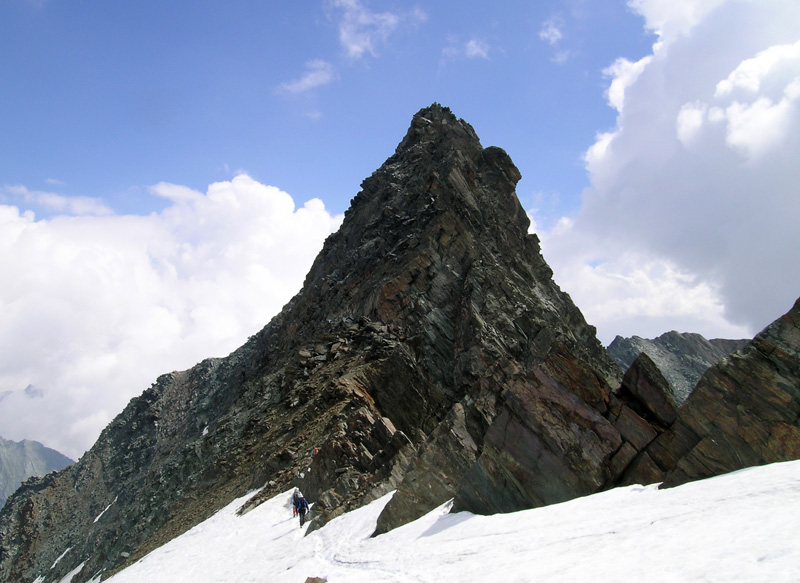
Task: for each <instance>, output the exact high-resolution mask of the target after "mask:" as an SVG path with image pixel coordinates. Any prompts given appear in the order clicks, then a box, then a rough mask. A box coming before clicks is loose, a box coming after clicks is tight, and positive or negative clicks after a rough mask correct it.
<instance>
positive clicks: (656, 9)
mask: <svg viewBox="0 0 800 583" xmlns="http://www.w3.org/2000/svg"><path fill="white" fill-rule="evenodd" d="M727 1H728V0H629V1H628V6H630V7H631V8H632V9H633V10H634V11H635V12H637V13H638V14H640V15H641V16H642V17H643V18H644V20H645V26H646V27H647V28H649V29H650V30H652V31H654V32H655V33H656V34H658V35H659V36H660V37H661V38H662V39H664V40H666V41H672V40H674V39H675V38H676V37H679V36H685V35H688V34H689V33H690V32H691V31H692V29H693V28H694V27H695V26H696V25H697V24H699V23H700V22H702V21H703V19H704V18H706V17H707V16H708V15H709V13H711V12H712V11H714V10H715V9H716V8H718V7H719V6H721V5H722V4H724V3H725V2H727ZM757 1H762V0H757ZM765 1H767V2H769V1H770V0H765Z"/></svg>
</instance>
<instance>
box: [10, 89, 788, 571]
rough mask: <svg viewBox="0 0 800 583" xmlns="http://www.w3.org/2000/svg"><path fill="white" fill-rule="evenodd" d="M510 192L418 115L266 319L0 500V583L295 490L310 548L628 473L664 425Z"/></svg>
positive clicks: (589, 488) (151, 539) (658, 408)
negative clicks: (372, 525) (369, 528)
mask: <svg viewBox="0 0 800 583" xmlns="http://www.w3.org/2000/svg"><path fill="white" fill-rule="evenodd" d="M519 178H520V174H519V171H518V170H517V168H516V167H515V166H514V164H513V163H512V161H511V160H510V158H509V157H508V155H507V154H506V153H505V152H504V151H503V150H501V149H499V148H496V147H487V148H484V147H483V146H482V145H481V144H480V141H479V140H478V137H477V136H476V134H475V132H474V130H473V129H472V127H471V126H470V125H469V124H467V123H466V122H464V121H463V120H459V119H457V118H456V117H455V116H454V115H453V114H452V113H451V112H450V111H449V110H448V109H447V108H444V107H441V106H439V105H436V104H434V105H433V106H431V107H429V108H426V109H423V110H421V111H420V112H418V113H417V114H416V115H415V116H414V117H413V119H412V122H411V127H410V128H409V130H408V133H407V134H406V136H405V137H404V138H403V139H402V141H401V142H400V144H399V145H398V147H397V149H396V151H395V153H394V154H393V155H392V156H391V157H389V159H388V160H387V161H386V162H385V163H384V164H383V165H382V166H381V167H380V168H379V169H378V170H377V171H376V172H375V173H373V174H372V176H370V177H369V178H367V179H366V180H365V181H364V182H363V183H362V186H361V191H360V192H359V193H358V194H357V196H356V197H355V198H354V199H353V201H352V203H351V207H350V208H349V210H348V211H347V213H346V214H345V219H344V222H343V224H342V226H341V228H340V230H339V231H338V232H337V233H335V234H334V235H331V236H330V237H329V238H328V240H327V241H326V242H325V245H324V247H323V249H322V251H321V252H320V254H319V256H318V257H317V259H316V261H315V262H314V265H313V266H312V268H311V270H310V272H309V274H308V276H307V277H306V281H305V283H304V285H303V289H302V290H301V291H300V292H299V293H298V295H297V296H295V297H294V298H293V299H292V300H291V301H290V302H289V304H287V305H286V306H285V307H284V309H283V310H282V312H281V313H280V314H278V315H277V316H276V317H275V318H274V319H273V320H272V321H271V322H270V323H269V324H268V325H267V326H266V327H265V328H264V329H263V330H261V331H260V332H259V333H258V334H256V335H254V336H253V337H252V338H250V339H249V341H248V342H247V343H246V344H245V345H244V346H242V347H241V348H240V349H238V350H237V351H235V352H234V353H232V354H231V355H230V356H228V357H227V358H223V359H213V360H207V361H204V362H202V363H200V364H198V365H197V366H195V367H194V368H192V369H191V370H188V371H184V372H175V373H171V374H168V375H164V376H162V377H160V378H159V379H158V380H157V382H156V383H155V384H154V385H153V386H152V387H150V388H149V389H148V390H146V391H145V392H144V393H143V394H142V395H141V396H140V397H138V398H136V399H133V400H131V402H130V403H129V404H128V406H127V407H126V408H125V410H124V411H123V412H122V413H121V414H120V415H119V416H118V417H117V418H116V419H114V421H113V422H112V423H111V424H110V425H109V426H108V427H107V428H106V429H105V430H104V431H103V433H102V434H101V436H100V438H99V439H98V441H97V443H96V444H95V445H94V446H93V447H92V448H91V450H89V451H88V452H87V453H86V454H85V455H84V456H83V457H82V458H81V459H80V461H79V462H78V463H76V464H75V465H73V466H71V467H70V468H67V469H66V470H64V471H62V472H60V473H58V474H56V475H53V474H51V475H49V476H47V477H45V478H43V479H32V480H29V481H28V482H26V484H25V485H23V487H21V488H20V489H19V490H18V491H17V492H16V493H15V494H14V495H13V496H12V497H11V498H10V499H9V500H8V503H7V504H6V506H5V508H4V509H3V510H2V512H0V579H2V580H4V581H5V580H8V581H33V580H34V579H36V580H38V581H39V582H40V583H42V582H45V583H49V582H51V581H60V580H61V578H63V577H64V576H65V575H66V574H68V573H71V572H74V573H75V575H74V577H73V578H72V581H73V583H82V582H85V581H88V580H89V579H96V578H98V577H105V576H107V575H108V574H109V573H112V572H114V571H115V570H117V569H119V568H121V567H123V566H125V565H127V564H130V563H131V562H133V561H136V560H137V559H138V558H140V557H141V556H143V555H144V554H145V553H146V552H148V551H149V550H151V549H153V548H155V547H156V546H158V545H160V544H162V543H163V542H166V541H168V540H170V539H172V538H173V537H174V536H175V535H176V534H178V533H181V532H184V531H185V530H187V529H188V528H190V527H191V526H193V525H194V524H197V523H198V522H200V521H201V520H203V519H205V518H206V517H208V516H209V515H211V514H212V513H213V512H214V511H215V510H217V509H219V508H221V507H222V506H224V505H226V504H227V503H229V502H230V501H231V500H233V499H234V498H235V497H238V496H241V495H243V494H244V493H245V492H247V491H248V490H250V489H252V488H263V490H262V491H261V493H260V494H259V495H258V496H255V497H253V498H252V499H251V502H250V503H248V506H246V507H244V508H242V509H241V512H247V511H248V510H249V509H251V508H252V505H257V504H259V503H260V502H261V501H263V500H266V499H268V498H270V497H271V496H273V495H274V494H276V493H278V492H281V491H283V490H285V489H287V488H288V487H289V486H291V485H297V486H299V487H301V488H302V490H303V491H304V493H305V494H306V496H307V497H308V498H309V499H310V500H311V501H313V502H315V506H314V513H313V516H312V525H311V528H315V527H319V526H320V525H322V524H324V523H325V522H326V521H328V520H330V519H331V518H333V517H336V516H338V515H340V514H342V513H344V512H346V511H347V510H350V509H353V508H355V507H358V506H361V505H363V504H365V503H367V502H370V501H372V500H375V499H377V498H378V497H380V496H382V495H383V494H385V493H387V492H389V491H391V490H397V492H396V494H395V496H394V497H393V498H392V500H391V502H390V503H389V504H388V505H387V506H386V507H385V509H384V511H383V513H382V514H381V516H380V518H379V520H378V533H380V532H385V531H387V530H390V529H392V528H394V527H396V526H398V525H400V524H404V523H406V522H408V521H410V520H412V519H414V518H416V517H418V516H420V515H422V514H423V513H425V512H427V511H428V510H430V509H431V508H433V507H435V506H438V505H440V504H442V503H443V502H445V501H447V500H449V499H451V498H454V499H455V502H454V507H455V508H456V509H466V510H471V511H473V512H480V513H489V512H496V511H505V510H515V509H520V508H527V507H532V506H539V505H543V504H550V503H553V502H560V501H563V500H567V499H569V498H573V497H576V496H580V495H583V494H588V493H592V492H596V491H598V490H602V489H605V488H608V487H611V486H613V485H615V484H618V483H620V482H621V481H624V480H626V479H628V478H630V477H631V476H632V475H639V469H640V468H642V467H646V459H647V458H652V456H653V454H651V453H650V448H652V447H653V445H652V444H654V443H655V442H657V441H659V440H662V441H663V439H666V438H664V437H663V436H664V435H670V431H672V428H673V427H674V426H676V425H677V424H678V421H676V419H678V420H681V419H683V417H681V411H682V409H681V410H680V411H678V410H676V407H675V403H674V399H671V396H670V393H669V389H668V387H667V384H666V381H665V380H664V379H663V376H659V375H660V373H659V372H658V368H657V367H655V366H654V365H653V364H652V362H649V363H648V361H647V360H646V357H643V358H640V359H639V360H637V363H638V364H635V365H634V367H632V371H629V372H628V373H627V374H626V375H625V377H624V378H622V382H621V383H620V378H621V377H622V374H621V373H622V371H621V370H620V369H619V367H617V366H616V365H615V364H614V363H613V362H612V361H611V359H610V358H609V357H608V355H607V353H606V351H605V350H604V349H603V347H602V345H601V344H600V343H599V341H598V340H597V338H596V337H595V330H594V328H593V327H592V326H590V325H588V324H587V323H586V321H585V320H584V318H583V316H582V315H581V313H580V311H579V310H578V309H577V308H576V307H575V306H574V305H573V303H572V301H571V300H570V298H569V296H568V295H567V294H565V293H564V292H562V291H561V290H560V289H559V287H558V286H557V285H556V284H555V283H554V282H553V280H552V272H551V270H550V268H549V267H548V266H547V264H546V263H545V261H544V259H543V258H542V256H541V254H540V249H539V241H538V239H537V237H536V236H535V235H531V234H528V232H527V231H528V226H529V222H528V219H527V217H526V214H525V212H524V211H523V209H522V207H521V206H520V203H519V201H518V199H517V197H516V194H515V186H516V183H517V181H518V180H519ZM795 358H796V354H795ZM776 398H777V397H776ZM687 405H688V403H687ZM680 422H681V423H682V424H684V425H686V426H687V427H692V425H691V423H690V422H689V421H680ZM784 433H785V434H786V435H787V436H789V438H791V439H794V437H793V435H789V433H786V432H784ZM696 435H697V437H698V438H699V434H696ZM692 445H694V444H692ZM675 459H677V457H676V458H675ZM643 460H644V461H643Z"/></svg>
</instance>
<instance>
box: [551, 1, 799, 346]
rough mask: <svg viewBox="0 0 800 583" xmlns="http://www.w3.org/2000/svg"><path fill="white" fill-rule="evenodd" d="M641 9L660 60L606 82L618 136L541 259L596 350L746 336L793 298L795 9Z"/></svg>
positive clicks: (605, 135) (620, 71)
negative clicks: (631, 340)
mask: <svg viewBox="0 0 800 583" xmlns="http://www.w3.org/2000/svg"><path fill="white" fill-rule="evenodd" d="M791 4H792V3H787V2H780V1H777V0H728V1H724V0H706V1H703V2H696V1H689V0H686V1H681V2H676V1H674V0H635V1H632V2H630V3H629V5H630V6H631V8H633V9H634V10H635V11H636V12H638V13H639V14H640V15H641V16H642V17H643V18H644V21H645V26H646V27H647V28H648V29H650V30H651V31H653V32H655V33H656V35H657V39H658V40H657V42H656V43H655V44H654V47H653V53H652V54H651V55H648V56H646V57H644V58H643V59H641V60H639V61H637V62H630V61H628V60H625V59H620V60H618V61H617V62H615V63H614V64H613V65H611V66H610V67H609V68H608V69H607V70H606V74H607V75H608V76H609V78H610V85H609V88H608V93H607V98H608V102H609V105H610V106H611V107H613V108H615V109H616V110H617V111H618V116H617V123H616V127H614V128H612V129H610V130H609V131H606V132H600V133H599V134H598V136H597V140H596V142H595V143H594V144H593V145H592V146H591V147H590V148H589V149H588V151H587V152H586V156H585V162H586V168H587V170H588V172H589V176H590V179H591V187H590V188H589V189H587V190H586V192H584V195H583V205H582V208H581V210H580V212H579V214H578V215H577V216H576V217H574V218H572V219H569V220H563V221H561V223H560V224H559V225H558V226H557V227H555V228H554V229H552V230H551V231H550V232H547V233H541V236H542V239H543V249H544V253H545V257H547V259H548V261H550V262H551V264H552V265H553V267H554V270H555V271H556V275H557V280H558V281H559V283H560V284H561V285H562V286H563V287H564V288H565V289H566V290H567V291H569V292H570V293H571V295H572V296H573V299H575V301H576V303H577V304H578V305H579V306H581V308H582V309H583V310H584V312H585V314H586V316H587V319H588V320H589V321H590V322H592V323H593V324H595V325H597V326H598V328H599V330H600V333H601V337H602V338H603V340H605V341H608V340H610V339H612V338H613V336H614V334H623V335H628V334H634V333H635V334H639V335H657V334H660V333H662V332H664V331H666V330H665V329H664V328H663V326H665V325H668V324H669V323H671V324H672V326H671V327H676V326H681V325H682V326H685V330H684V331H693V332H700V333H703V334H706V335H715V334H716V335H723V334H724V335H728V336H736V335H740V336H751V335H753V334H754V333H755V332H757V331H758V330H760V329H761V328H762V327H763V326H765V325H767V324H768V323H769V322H771V321H772V320H774V319H775V318H777V317H778V316H780V315H781V314H783V313H784V312H785V311H787V310H788V309H789V308H790V307H791V305H792V303H793V301H794V300H795V299H796V298H797V297H798V295H800V269H797V259H796V257H797V250H798V249H800V229H798V228H797V225H798V224H800V196H798V191H797V184H798V183H800V165H798V164H797V160H798V159H800V33H799V32H798V31H800V12H798V11H797V10H796V9H795V8H796V7H794V6H792V5H791Z"/></svg>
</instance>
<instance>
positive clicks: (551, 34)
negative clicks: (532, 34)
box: [539, 18, 564, 46]
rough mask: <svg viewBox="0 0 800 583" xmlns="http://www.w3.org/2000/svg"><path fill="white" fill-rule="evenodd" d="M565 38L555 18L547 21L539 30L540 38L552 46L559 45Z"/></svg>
mask: <svg viewBox="0 0 800 583" xmlns="http://www.w3.org/2000/svg"><path fill="white" fill-rule="evenodd" d="M563 37H564V34H563V33H562V32H561V27H560V26H559V24H558V23H557V22H556V21H555V19H553V18H550V19H549V20H545V21H544V22H543V23H542V27H541V28H540V29H539V38H540V39H542V40H543V41H545V42H546V43H547V44H549V45H550V46H555V45H557V44H558V42H559V41H560V40H561V39H562V38H563Z"/></svg>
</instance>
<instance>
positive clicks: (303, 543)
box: [98, 461, 800, 583]
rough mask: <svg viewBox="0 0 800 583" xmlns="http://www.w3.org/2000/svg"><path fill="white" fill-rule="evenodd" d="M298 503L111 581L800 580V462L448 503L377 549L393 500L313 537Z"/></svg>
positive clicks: (265, 507)
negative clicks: (550, 500) (478, 510)
mask: <svg viewBox="0 0 800 583" xmlns="http://www.w3.org/2000/svg"><path fill="white" fill-rule="evenodd" d="M289 498H290V494H289V493H288V492H287V493H285V494H282V495H279V496H276V497H275V498H273V499H272V500H270V501H269V502H266V503H264V504H262V505H261V506H259V507H257V508H255V509H254V510H252V511H251V512H249V513H247V514H245V515H244V516H236V514H235V513H236V510H237V509H238V508H239V507H240V506H241V505H242V503H243V502H244V501H245V500H246V497H245V498H241V499H239V500H236V501H235V502H233V503H232V504H230V505H229V506H228V507H227V508H225V509H223V510H221V511H220V512H218V513H217V514H216V515H214V516H213V517H212V518H210V519H209V520H207V521H205V522H204V523H202V524H200V525H198V526H197V527H195V528H193V529H192V530H190V531H189V532H187V533H185V534H184V535H182V536H181V537H179V538H177V539H175V540H173V541H172V542H170V543H168V544H166V545H164V546H163V547H161V548H159V549H157V550H155V551H153V552H152V553H150V554H149V555H148V556H147V557H145V558H144V559H142V560H141V561H139V562H138V563H136V564H134V565H132V566H130V567H129V568H127V569H126V570H125V571H122V572H120V573H118V574H117V575H116V576H114V577H112V578H111V579H109V581H110V582H112V583H143V582H148V583H154V582H156V583H157V582H162V581H163V582H165V583H166V582H169V583H180V582H184V581H185V582H192V583H206V582H207V583H211V582H215V583H222V582H231V583H234V582H235V583H245V582H251V581H252V582H255V581H259V582H270V583H273V582H274V583H280V582H286V583H290V582H298V583H303V582H304V581H305V580H306V578H307V577H309V576H316V577H322V578H326V579H327V580H328V582H329V583H334V582H347V583H359V582H364V583H366V582H370V583H372V582H376V581H393V582H402V583H405V582H428V581H429V582H441V581H458V582H459V583H467V582H473V581H474V582H485V581H504V582H507V581H619V582H625V581H631V582H634V581H635V582H637V583H639V582H642V581H648V582H653V581H725V582H733V581H747V582H753V581H770V582H777V581H800V526H798V517H800V461H794V462H786V463H781V464H773V465H769V466H763V467H759V468H750V469H747V470H742V471H739V472H735V473H732V474H728V475H725V476H720V477H717V478H712V479H708V480H703V481H699V482H694V483H691V484H686V485H684V486H681V487H678V488H674V489H670V490H658V489H657V488H656V487H655V486H647V487H641V486H631V487H627V488H619V489H616V490H611V491H608V492H603V493H600V494H595V495H593V496H587V497H585V498H580V499H577V500H572V501H570V502H566V503H563V504H557V505H553V506H548V507H546V508H538V509H534V510H526V511H522V512H516V513H512V514H500V515H495V516H475V515H472V514H469V513H458V514H447V513H446V511H447V508H446V505H445V506H443V507H441V508H439V509H437V510H436V511H434V512H431V513H430V514H428V515H427V516H424V517H423V518H421V519H419V520H417V521H416V522H413V523H411V524H408V525H406V526H404V527H402V528H399V529H396V530H394V531H392V532H390V533H387V534H385V535H382V536H380V537H377V538H369V536H370V534H371V533H372V531H373V529H374V527H375V521H376V519H377V516H378V514H379V513H380V511H381V509H382V508H383V506H384V505H385V504H386V503H387V502H388V499H389V496H387V497H384V498H382V499H380V500H377V501H375V502H373V503H372V504H370V505H369V506H366V507H364V508H361V509H359V510H356V511H353V512H350V513H348V514H346V515H344V516H341V517H339V518H338V519H336V520H333V521H331V522H330V523H329V524H328V525H326V526H325V527H324V528H322V529H320V530H318V531H316V532H313V533H311V534H310V535H308V536H305V537H304V536H303V535H304V530H305V528H307V527H304V529H302V530H301V529H300V527H299V525H298V522H297V520H295V519H292V517H291V510H290V504H289ZM312 514H313V508H312ZM98 580H99V579H98Z"/></svg>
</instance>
